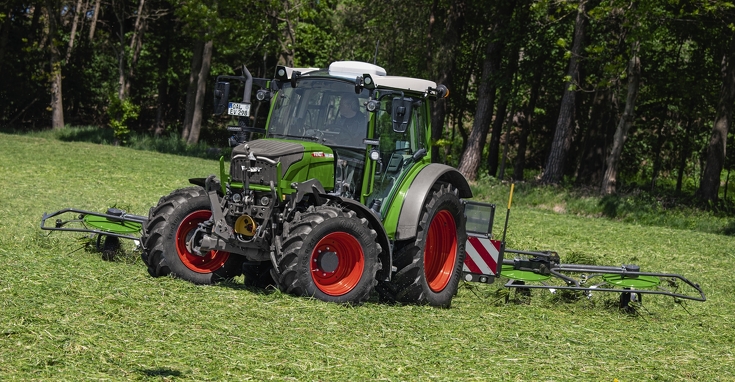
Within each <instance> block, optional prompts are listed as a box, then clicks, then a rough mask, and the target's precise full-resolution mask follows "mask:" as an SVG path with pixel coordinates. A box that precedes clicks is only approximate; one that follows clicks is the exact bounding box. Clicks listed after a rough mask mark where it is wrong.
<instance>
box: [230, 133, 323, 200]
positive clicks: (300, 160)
mask: <svg viewBox="0 0 735 382" xmlns="http://www.w3.org/2000/svg"><path fill="white" fill-rule="evenodd" d="M253 159H254V160H255V161H254V162H253ZM256 168H257V169H258V170H257V172H256V170H255V169H256ZM249 169H250V170H249ZM246 173H249V174H250V175H247V174H246ZM230 175H231V176H232V180H233V181H236V182H241V181H243V180H244V177H245V176H249V177H250V184H251V185H252V184H260V185H267V184H269V182H270V181H274V183H275V184H277V185H279V188H281V189H282V190H283V192H284V193H290V190H287V188H290V184H291V183H292V182H303V181H306V180H309V179H319V181H320V182H321V183H322V185H323V186H324V187H325V189H330V188H333V187H334V152H333V151H332V149H331V148H329V147H327V146H324V145H321V144H318V143H315V142H305V141H297V140H283V139H257V140H254V141H250V142H245V143H243V144H241V145H238V146H237V147H235V148H233V149H232V161H231V165H230Z"/></svg>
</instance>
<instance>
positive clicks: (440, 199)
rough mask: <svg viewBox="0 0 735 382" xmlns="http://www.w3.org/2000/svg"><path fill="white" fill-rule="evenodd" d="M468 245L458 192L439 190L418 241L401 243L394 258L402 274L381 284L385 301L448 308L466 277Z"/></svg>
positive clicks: (430, 200)
mask: <svg viewBox="0 0 735 382" xmlns="http://www.w3.org/2000/svg"><path fill="white" fill-rule="evenodd" d="M466 241H467V233H466V231H465V216H464V209H463V208H462V203H461V202H460V200H459V196H458V193H457V189H456V188H454V187H452V186H451V185H437V186H435V187H434V188H433V190H432V192H431V194H430V195H429V196H428V197H427V203H426V205H425V206H424V209H423V211H422V212H421V218H420V219H419V223H418V227H417V230H416V238H415V239H412V240H410V241H408V242H404V243H399V245H398V246H397V249H396V252H395V253H394V255H393V264H394V265H395V266H396V267H397V268H398V272H396V273H395V274H394V275H393V279H392V280H391V281H387V282H386V281H381V282H380V283H379V284H378V287H377V291H378V293H380V296H381V298H382V299H383V300H385V301H395V302H401V303H415V304H429V305H433V306H439V307H444V308H448V307H449V306H450V305H451V303H452V297H454V295H455V294H456V292H457V285H458V283H459V278H460V277H461V275H462V264H463V263H464V257H465V250H464V246H465V243H466Z"/></svg>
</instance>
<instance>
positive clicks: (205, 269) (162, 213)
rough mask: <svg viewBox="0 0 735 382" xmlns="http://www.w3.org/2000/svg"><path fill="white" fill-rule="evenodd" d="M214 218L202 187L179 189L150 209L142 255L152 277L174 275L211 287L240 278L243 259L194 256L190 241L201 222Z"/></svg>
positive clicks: (213, 253) (224, 254)
mask: <svg viewBox="0 0 735 382" xmlns="http://www.w3.org/2000/svg"><path fill="white" fill-rule="evenodd" d="M211 216H212V211H211V204H210V201H209V196H208V195H207V193H206V192H205V191H204V189H203V188H201V187H188V188H184V189H181V190H176V191H174V192H172V193H171V194H169V195H168V196H165V197H163V198H161V200H160V201H159V202H158V205H157V206H155V207H153V208H151V210H150V212H149V215H148V221H147V222H146V224H145V226H144V227H143V237H142V238H141V242H142V243H143V253H142V254H141V257H142V259H143V261H144V262H145V263H146V265H148V273H149V274H150V275H151V276H154V277H158V276H165V275H167V274H169V273H170V274H172V275H174V276H176V277H178V278H182V279H184V280H187V281H190V282H192V283H194V284H212V283H215V282H217V281H220V280H224V279H229V278H232V277H235V276H237V275H239V274H240V273H241V271H242V262H243V258H242V257H241V256H239V255H235V254H230V253H229V252H224V251H209V252H208V253H205V254H203V255H202V254H198V253H193V252H192V251H191V250H190V244H189V243H190V241H191V239H192V237H193V236H194V235H195V234H196V231H197V228H199V223H204V222H205V221H207V220H209V218H210V217H211Z"/></svg>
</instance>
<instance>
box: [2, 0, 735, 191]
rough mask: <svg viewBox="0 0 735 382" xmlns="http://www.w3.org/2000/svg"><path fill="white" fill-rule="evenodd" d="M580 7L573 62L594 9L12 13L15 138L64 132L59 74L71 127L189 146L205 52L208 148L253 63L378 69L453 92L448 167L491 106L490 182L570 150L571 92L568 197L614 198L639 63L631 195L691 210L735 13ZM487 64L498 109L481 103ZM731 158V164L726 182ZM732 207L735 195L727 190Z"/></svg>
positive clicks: (559, 5) (360, 7)
mask: <svg viewBox="0 0 735 382" xmlns="http://www.w3.org/2000/svg"><path fill="white" fill-rule="evenodd" d="M582 3H584V4H585V7H586V8H585V10H586V12H585V13H584V15H583V20H584V23H582V24H580V25H582V26H584V28H585V34H584V41H583V43H582V48H583V49H582V51H581V52H580V53H579V55H578V56H574V57H572V56H573V54H572V46H573V42H574V41H573V40H574V33H575V28H576V27H575V17H576V14H577V11H578V9H579V7H578V5H579V4H580V2H578V1H567V0H554V1H552V0H522V1H512V0H503V1H497V2H493V3H492V4H487V2H484V1H479V0H451V1H450V0H432V1H426V0H421V1H418V2H395V1H389V0H377V1H369V2H368V1H359V0H320V1H302V0H272V1H247V0H237V1H236V0H224V1H213V0H182V1H178V2H171V1H168V0H138V1H125V0H105V1H99V0H84V1H80V0H77V1H73V0H67V1H61V0H56V1H47V2H32V1H31V2H29V1H25V0H9V1H6V2H4V3H3V4H2V6H0V25H1V29H0V70H1V71H2V73H3V79H2V86H0V126H5V127H11V128H15V129H43V128H47V127H49V126H50V120H51V116H52V109H53V105H50V104H49V100H50V99H51V97H50V94H51V88H52V86H51V84H52V72H53V71H52V70H51V68H54V67H61V70H62V76H63V81H62V82H63V86H62V93H63V116H64V118H63V119H64V122H65V123H66V124H71V125H90V126H100V127H102V126H112V127H114V128H115V129H117V130H119V137H118V140H119V141H125V140H126V139H125V136H126V134H127V131H126V130H127V129H129V130H130V131H131V132H132V133H137V134H147V135H151V136H153V135H156V136H160V135H163V136H169V135H179V134H181V133H182V130H183V129H184V128H185V127H186V126H185V125H186V123H187V118H189V117H188V116H189V115H190V112H191V109H192V108H193V107H194V106H193V105H194V101H193V99H194V97H193V96H192V94H194V93H192V92H194V91H195V88H196V86H194V85H196V76H195V75H196V74H197V73H198V72H197V70H198V69H196V70H194V71H192V70H193V69H195V68H196V67H197V66H196V65H199V66H201V58H202V52H201V51H200V50H201V49H199V50H197V46H201V43H202V42H204V41H212V42H213V53H212V56H211V69H210V70H209V72H208V77H207V78H206V84H207V86H206V89H201V90H206V91H203V93H202V94H205V95H204V96H203V97H204V98H203V100H204V101H203V105H204V106H203V108H204V114H203V122H202V132H201V136H200V137H201V138H200V139H202V140H204V141H206V142H208V143H209V144H210V145H213V146H219V147H221V146H224V145H225V144H226V143H225V142H226V133H224V132H223V129H222V127H223V125H224V123H225V122H224V121H223V120H220V119H216V118H213V117H212V115H211V110H212V104H211V103H212V97H211V94H212V93H211V90H212V86H213V82H214V81H213V77H214V76H216V75H220V74H237V73H239V72H240V70H241V69H240V68H241V65H243V64H245V65H247V67H248V68H249V69H250V71H251V72H252V73H253V74H254V75H255V76H258V77H271V76H272V74H273V72H274V68H275V66H276V65H277V64H286V65H293V66H298V67H325V66H327V65H328V64H329V63H330V62H332V61H334V60H363V61H368V62H373V60H375V61H376V62H377V63H378V64H379V65H381V66H383V67H385V68H386V69H387V71H388V73H389V74H394V75H406V76H415V77H423V78H429V79H432V80H437V81H441V82H445V83H447V84H449V87H450V89H451V93H450V98H449V101H448V102H447V103H446V105H444V106H445V107H443V108H442V110H444V112H445V113H446V114H445V115H443V116H442V119H441V120H435V123H436V122H437V121H443V123H442V126H441V127H440V128H438V131H436V132H437V133H440V134H441V135H437V136H435V137H434V140H435V142H436V150H435V152H434V154H437V157H436V158H435V159H436V160H437V161H441V162H445V163H448V164H451V165H454V166H456V165H458V164H459V161H460V158H462V157H463V155H466V154H467V153H466V152H465V147H466V146H467V143H468V142H467V141H468V139H469V133H470V131H471V129H476V128H478V129H479V128H481V127H482V126H475V125H474V124H473V122H474V118H475V114H474V113H475V110H476V109H477V108H478V105H479V103H482V104H489V108H490V110H491V111H492V114H493V115H492V119H488V121H487V123H492V125H493V126H491V127H490V128H489V129H488V130H489V132H488V133H487V134H485V135H484V136H482V139H486V140H487V141H486V142H485V141H483V142H482V144H481V145H480V151H481V157H482V163H480V164H479V167H478V171H479V172H480V173H484V174H488V175H489V176H491V177H502V178H506V179H507V178H510V177H511V176H512V177H513V178H514V179H522V178H524V174H526V176H525V178H526V180H530V179H528V176H527V174H528V173H529V172H531V173H534V174H539V173H540V172H542V171H543V170H544V166H545V162H546V161H547V157H548V156H549V152H550V151H553V150H555V149H556V148H555V147H552V142H553V140H552V138H553V136H554V132H555V130H556V128H557V120H558V119H559V110H560V104H561V103H562V95H563V93H564V91H565V89H569V90H573V91H574V92H575V93H576V95H577V96H576V101H575V104H574V105H573V108H574V113H573V119H574V123H573V124H572V125H573V127H572V132H571V135H570V137H569V139H570V145H569V148H568V149H566V151H568V152H566V160H565V162H564V166H563V175H564V177H563V179H564V180H563V181H562V183H563V184H567V185H569V184H574V185H581V186H589V187H592V188H598V187H599V186H600V181H601V179H602V177H603V174H604V171H605V167H606V162H605V161H606V157H607V155H608V154H609V152H610V150H611V147H612V143H613V142H612V141H613V135H614V133H615V129H616V125H617V124H618V121H619V120H620V118H621V115H622V113H623V110H624V108H625V106H626V105H625V104H626V102H627V101H626V87H627V84H628V76H629V73H628V72H627V70H626V67H627V63H628V61H629V59H630V57H631V56H636V57H639V58H640V65H641V80H640V86H639V89H638V94H639V96H638V99H637V100H636V101H635V108H634V109H635V112H634V115H633V118H634V120H633V125H632V128H631V130H630V131H628V134H627V140H626V141H625V145H624V149H623V152H622V157H621V160H620V164H619V165H618V167H619V176H618V184H619V185H620V186H623V187H622V189H625V188H626V185H628V186H629V185H635V186H636V187H638V188H641V189H643V190H646V191H649V192H654V193H655V192H657V189H659V188H662V187H663V188H664V189H665V192H669V190H668V189H669V188H671V190H670V192H672V193H676V194H680V193H683V194H686V195H691V194H692V193H693V192H694V191H695V190H697V189H698V187H699V184H700V182H701V180H702V176H703V172H704V171H703V169H704V167H705V164H706V163H705V162H706V158H707V151H708V150H709V149H711V147H710V146H711V143H710V135H711V132H712V131H713V123H714V122H715V120H716V118H717V116H718V109H717V106H718V103H719V102H721V101H723V100H725V101H727V102H725V104H727V105H728V107H729V108H730V109H732V107H733V105H732V103H733V102H734V101H733V100H727V99H726V97H725V98H723V95H722V93H721V89H722V88H723V87H725V85H726V83H725V82H723V81H724V79H723V73H722V64H723V62H725V61H727V60H726V59H727V58H728V57H729V54H730V53H731V52H730V51H731V50H733V49H735V44H733V43H732V41H735V40H733V35H734V33H733V25H735V8H734V6H733V4H732V2H730V1H723V0H717V1H703V0H682V1H645V2H643V1H637V0H606V1H600V0H583V1H582ZM93 29H94V33H91V32H92V30H93ZM52 32H53V33H52ZM198 44H199V45H198ZM493 44H494V45H493ZM491 45H492V46H493V47H494V48H493V49H489V47H490V46H491ZM50 47H56V48H57V49H55V50H56V51H59V52H58V53H59V54H58V55H56V56H59V57H56V56H55V55H54V53H53V51H55V50H54V49H50ZM488 52H491V53H488ZM488 55H494V56H493V57H489V56H488ZM205 56H206V55H205ZM734 57H735V56H734ZM572 58H573V59H575V60H577V61H578V62H579V66H580V71H579V76H578V77H575V78H572V77H571V76H570V75H569V73H568V72H567V67H568V65H569V63H570V59H572ZM493 60H495V61H493ZM488 63H492V65H490V66H489V68H491V70H490V71H489V72H488V73H487V74H488V76H487V79H488V81H490V82H491V83H492V89H491V93H490V95H489V97H490V98H488V97H487V96H486V97H481V96H480V95H478V89H479V87H480V85H481V78H484V77H483V76H484V73H483V70H484V69H483V68H484V67H485V66H487V65H486V64H488ZM733 65H735V64H733ZM192 86H194V87H192ZM187 92H189V93H190V94H189V96H191V97H189V96H187ZM116 97H117V98H118V100H115V98H116ZM188 99H189V102H188V103H187V100H188ZM119 106H126V109H125V110H128V112H126V113H123V114H121V112H120V111H118V110H117V109H119ZM136 110H138V111H139V112H137V113H136V112H134V111H136ZM731 111H732V110H731ZM731 114H732V113H731ZM731 119H732V117H729V122H728V126H729V124H731V122H732V121H731ZM491 120H492V122H491ZM121 121H125V122H121ZM187 126H188V125H187ZM485 128H487V126H486V127H485ZM186 129H188V127H186ZM725 130H727V129H725ZM187 131H188V130H187ZM187 134H188V133H187ZM725 135H728V134H727V131H726V134H725ZM729 139H730V140H731V139H732V131H730V132H729ZM194 140H195V141H196V139H194ZM190 142H191V140H190ZM506 142H507V143H508V144H507V146H506V145H505V143H506ZM721 151H722V152H723V154H724V152H725V151H724V147H723V148H722V150H721ZM729 151H730V152H731V151H732V150H729ZM732 157H733V155H731V154H730V155H727V157H725V158H724V162H722V163H720V165H722V166H721V168H722V172H721V173H722V182H723V183H724V182H726V181H728V180H729V173H730V170H731V169H732V167H733V163H734V162H735V160H733V159H732ZM466 175H467V174H466ZM471 175H472V176H470V177H474V174H471ZM669 185H670V187H669ZM725 196H728V197H731V196H732V195H731V194H728V195H726V192H725V189H724V188H720V189H719V197H720V198H721V199H726V198H725Z"/></svg>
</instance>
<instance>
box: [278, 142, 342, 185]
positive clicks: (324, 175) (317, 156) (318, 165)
mask: <svg viewBox="0 0 735 382" xmlns="http://www.w3.org/2000/svg"><path fill="white" fill-rule="evenodd" d="M290 142H295V143H299V144H301V145H303V146H304V158H303V160H301V161H299V162H296V163H294V164H292V165H291V167H289V168H288V171H286V173H285V174H283V177H281V178H280V181H279V184H278V187H279V188H280V189H281V191H282V192H283V193H284V194H291V193H293V192H295V191H296V190H294V189H293V188H292V187H291V183H294V182H296V183H300V182H304V181H307V180H309V179H317V180H319V182H320V183H321V184H322V186H324V189H325V190H332V189H334V152H333V151H332V149H331V148H329V147H327V146H324V145H321V144H318V143H314V142H304V141H290ZM279 172H280V171H279Z"/></svg>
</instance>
